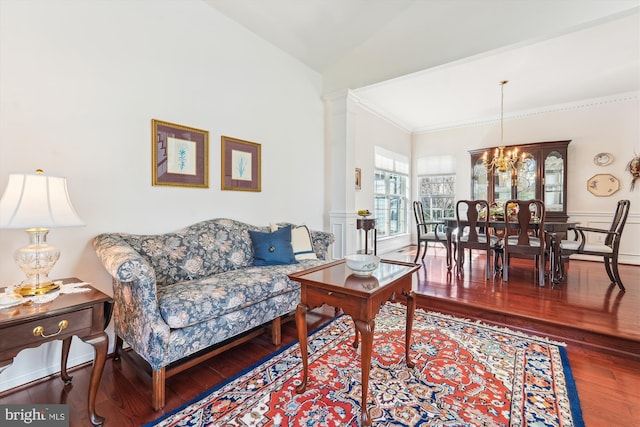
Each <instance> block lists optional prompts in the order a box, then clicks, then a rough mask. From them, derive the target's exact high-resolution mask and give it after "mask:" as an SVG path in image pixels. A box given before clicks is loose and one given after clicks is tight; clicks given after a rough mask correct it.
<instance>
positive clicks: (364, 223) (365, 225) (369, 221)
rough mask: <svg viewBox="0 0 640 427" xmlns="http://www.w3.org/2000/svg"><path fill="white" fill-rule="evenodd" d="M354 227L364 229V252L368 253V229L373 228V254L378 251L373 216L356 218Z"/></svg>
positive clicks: (376, 232) (376, 231)
mask: <svg viewBox="0 0 640 427" xmlns="http://www.w3.org/2000/svg"><path fill="white" fill-rule="evenodd" d="M356 228H357V229H358V230H364V253H365V254H368V253H369V231H371V230H373V254H374V255H377V254H376V252H378V230H376V220H375V219H374V218H358V219H357V220H356Z"/></svg>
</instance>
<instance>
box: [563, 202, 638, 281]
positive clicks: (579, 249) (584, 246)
mask: <svg viewBox="0 0 640 427" xmlns="http://www.w3.org/2000/svg"><path fill="white" fill-rule="evenodd" d="M630 207H631V202H630V201H629V200H620V201H618V205H617V206H616V211H615V213H614V214H613V220H612V221H611V226H610V227H609V229H608V230H605V229H601V228H594V227H582V226H576V227H575V228H574V230H575V233H574V237H575V239H574V240H562V241H561V242H560V256H561V259H562V261H561V262H560V268H562V276H564V269H565V263H566V262H567V260H568V258H569V256H570V255H574V254H581V255H594V256H601V257H602V258H603V260H604V268H605V270H606V271H607V275H608V276H609V279H610V280H611V283H612V284H614V283H615V284H617V285H618V287H619V288H620V290H623V291H624V290H625V288H624V285H623V284H622V279H621V278H620V271H619V270H618V253H619V251H620V240H621V239H622V230H624V225H625V223H626V222H627V216H629V208H630ZM589 234H592V235H595V234H600V235H602V234H604V235H605V236H604V241H603V243H591V242H588V239H587V236H589Z"/></svg>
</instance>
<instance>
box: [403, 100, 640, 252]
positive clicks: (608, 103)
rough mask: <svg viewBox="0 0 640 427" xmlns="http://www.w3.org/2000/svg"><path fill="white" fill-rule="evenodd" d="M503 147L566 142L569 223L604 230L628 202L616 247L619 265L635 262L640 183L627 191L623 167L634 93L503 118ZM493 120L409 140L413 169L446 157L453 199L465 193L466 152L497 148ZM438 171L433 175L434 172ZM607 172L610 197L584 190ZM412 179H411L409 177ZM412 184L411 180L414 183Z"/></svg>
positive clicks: (636, 125) (634, 141)
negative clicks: (602, 160) (452, 168)
mask: <svg viewBox="0 0 640 427" xmlns="http://www.w3.org/2000/svg"><path fill="white" fill-rule="evenodd" d="M504 135H505V136H504V138H505V139H504V142H505V145H517V144H524V143H529V142H543V141H559V140H566V139H570V140H572V141H571V143H570V144H569V152H568V164H567V169H568V176H567V179H568V181H567V184H568V191H567V193H568V194H567V213H568V214H569V217H570V220H572V221H578V222H580V223H582V224H584V225H591V226H594V227H600V228H608V226H609V224H610V223H611V217H612V214H613V211H614V210H615V206H616V203H617V201H618V200H620V199H629V200H631V212H630V215H629V219H628V220H627V225H626V228H625V231H624V237H623V239H622V243H621V250H620V254H621V256H620V259H621V261H622V262H627V263H633V264H640V241H639V240H638V239H636V238H635V236H639V235H640V185H639V183H638V182H637V183H636V188H635V190H633V191H631V189H630V185H631V175H630V174H629V173H628V172H627V171H625V168H626V165H627V163H628V162H629V161H630V160H631V159H632V158H633V157H634V153H636V154H640V102H639V99H638V94H637V93H634V94H623V95H620V96H618V97H613V98H609V99H604V100H591V101H585V102H582V103H580V104H575V105H572V106H568V105H567V106H559V107H557V108H549V109H548V111H547V112H539V113H535V114H533V113H532V114H530V115H527V116H522V117H519V118H512V119H505V122H504ZM499 141H500V124H499V122H495V123H491V124H485V125H480V126H468V127H460V128H456V129H449V130H442V131H437V132H430V133H422V134H415V135H414V136H413V163H414V170H416V166H417V165H418V164H420V163H424V162H428V161H429V159H431V158H433V157H434V156H446V155H451V156H453V157H454V158H455V163H456V164H457V166H456V197H457V198H468V197H469V196H470V192H471V186H470V184H469V182H470V171H471V164H470V160H469V153H468V151H469V150H472V149H477V148H482V147H492V146H496V145H498V144H499ZM601 152H607V153H611V154H613V157H614V159H615V160H614V162H613V163H612V164H611V165H609V166H605V167H602V166H597V165H595V164H594V162H593V158H594V156H595V155H596V154H597V153H601ZM436 173H439V172H436ZM601 173H609V174H612V175H614V176H615V177H616V178H618V179H619V180H620V187H621V188H620V190H619V191H618V192H616V193H615V194H613V195H611V196H610V197H596V196H594V195H593V194H591V193H589V192H588V191H587V181H588V179H589V178H591V177H592V176H593V175H596V174H601ZM414 178H415V177H414ZM414 182H415V179H414Z"/></svg>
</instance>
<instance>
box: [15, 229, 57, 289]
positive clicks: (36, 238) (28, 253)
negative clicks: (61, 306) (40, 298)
mask: <svg viewBox="0 0 640 427" xmlns="http://www.w3.org/2000/svg"><path fill="white" fill-rule="evenodd" d="M26 232H27V235H28V236H29V244H28V245H27V246H24V247H22V248H19V249H18V250H17V251H16V252H15V254H14V258H15V261H16V264H18V267H20V269H21V270H22V271H23V272H24V273H25V275H26V276H27V279H26V280H25V281H24V282H22V285H20V286H19V287H18V288H17V290H16V291H17V292H18V293H19V294H20V295H23V296H33V295H42V294H46V293H47V292H51V291H53V290H56V289H59V288H60V286H59V285H56V284H54V283H53V281H51V280H49V272H50V271H51V269H52V268H53V266H54V265H55V263H56V262H57V261H58V258H60V250H58V248H56V247H55V246H51V245H49V244H48V243H47V233H48V232H49V230H48V229H46V228H29V229H27V230H26Z"/></svg>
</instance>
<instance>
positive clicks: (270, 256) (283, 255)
mask: <svg viewBox="0 0 640 427" xmlns="http://www.w3.org/2000/svg"><path fill="white" fill-rule="evenodd" d="M249 235H250V236H251V242H252V244H253V265H259V266H265V265H284V264H295V262H296V258H295V256H294V255H293V248H292V247H291V226H290V225H288V226H286V227H282V228H280V229H278V230H276V231H274V232H271V233H269V232H267V233H263V232H261V231H255V230H249Z"/></svg>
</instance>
